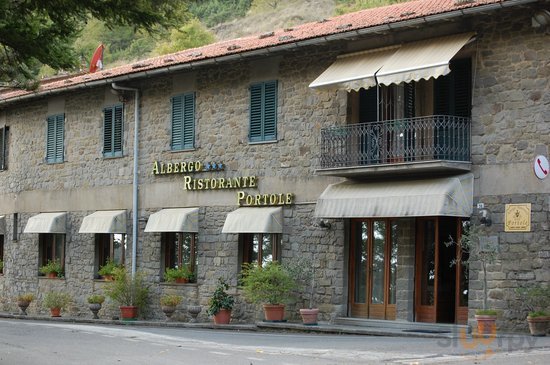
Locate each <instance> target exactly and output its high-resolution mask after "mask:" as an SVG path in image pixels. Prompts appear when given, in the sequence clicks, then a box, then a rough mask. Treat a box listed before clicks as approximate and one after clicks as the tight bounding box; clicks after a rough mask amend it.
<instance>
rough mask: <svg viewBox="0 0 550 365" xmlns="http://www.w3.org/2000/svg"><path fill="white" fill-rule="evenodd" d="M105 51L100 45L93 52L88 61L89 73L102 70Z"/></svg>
mask: <svg viewBox="0 0 550 365" xmlns="http://www.w3.org/2000/svg"><path fill="white" fill-rule="evenodd" d="M104 49H105V46H104V45H103V43H102V44H100V45H99V46H98V47H97V49H96V50H95V52H94V55H93V56H92V60H91V61H90V73H93V72H96V71H97V70H100V71H101V70H103V50H104Z"/></svg>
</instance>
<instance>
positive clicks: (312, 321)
mask: <svg viewBox="0 0 550 365" xmlns="http://www.w3.org/2000/svg"><path fill="white" fill-rule="evenodd" d="M285 266H286V267H287V269H288V271H289V273H290V274H291V276H292V277H294V278H295V279H296V282H297V284H298V287H299V289H300V293H301V296H302V297H303V298H304V301H305V302H307V305H306V308H301V309H300V316H301V317H302V323H303V324H305V325H316V324H317V318H318V316H319V308H314V307H313V296H314V294H315V255H314V256H313V258H312V259H311V260H310V259H307V258H304V257H302V258H298V259H293V260H292V261H291V262H290V263H289V264H288V265H285Z"/></svg>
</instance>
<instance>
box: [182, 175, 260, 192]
mask: <svg viewBox="0 0 550 365" xmlns="http://www.w3.org/2000/svg"><path fill="white" fill-rule="evenodd" d="M257 187H258V183H257V179H256V176H239V177H227V178H225V177H218V178H208V179H195V178H193V177H191V176H184V177H183V190H219V189H241V188H257Z"/></svg>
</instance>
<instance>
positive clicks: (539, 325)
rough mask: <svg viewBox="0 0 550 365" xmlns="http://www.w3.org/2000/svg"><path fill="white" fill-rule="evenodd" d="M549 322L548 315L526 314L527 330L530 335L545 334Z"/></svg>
mask: <svg viewBox="0 0 550 365" xmlns="http://www.w3.org/2000/svg"><path fill="white" fill-rule="evenodd" d="M549 322H550V317H549V316H540V317H531V316H527V323H528V324H529V331H530V332H531V336H546V332H547V331H548V323H549Z"/></svg>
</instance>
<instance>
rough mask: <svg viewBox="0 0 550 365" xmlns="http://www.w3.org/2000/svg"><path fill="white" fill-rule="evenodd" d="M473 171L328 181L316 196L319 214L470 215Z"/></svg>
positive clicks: (326, 216) (322, 216)
mask: <svg viewBox="0 0 550 365" xmlns="http://www.w3.org/2000/svg"><path fill="white" fill-rule="evenodd" d="M473 181H474V179H473V175H472V174H464V175H460V176H455V177H444V178H437V179H427V180H411V181H395V182H387V181H384V182H368V183H367V182H365V183H358V182H351V181H345V182H342V183H337V184H332V185H329V186H328V187H327V188H326V189H325V191H324V192H323V193H322V194H321V196H320V197H319V199H318V200H317V206H316V208H315V216H316V217H320V218H370V217H424V216H452V217H469V216H471V215H472V209H473Z"/></svg>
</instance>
